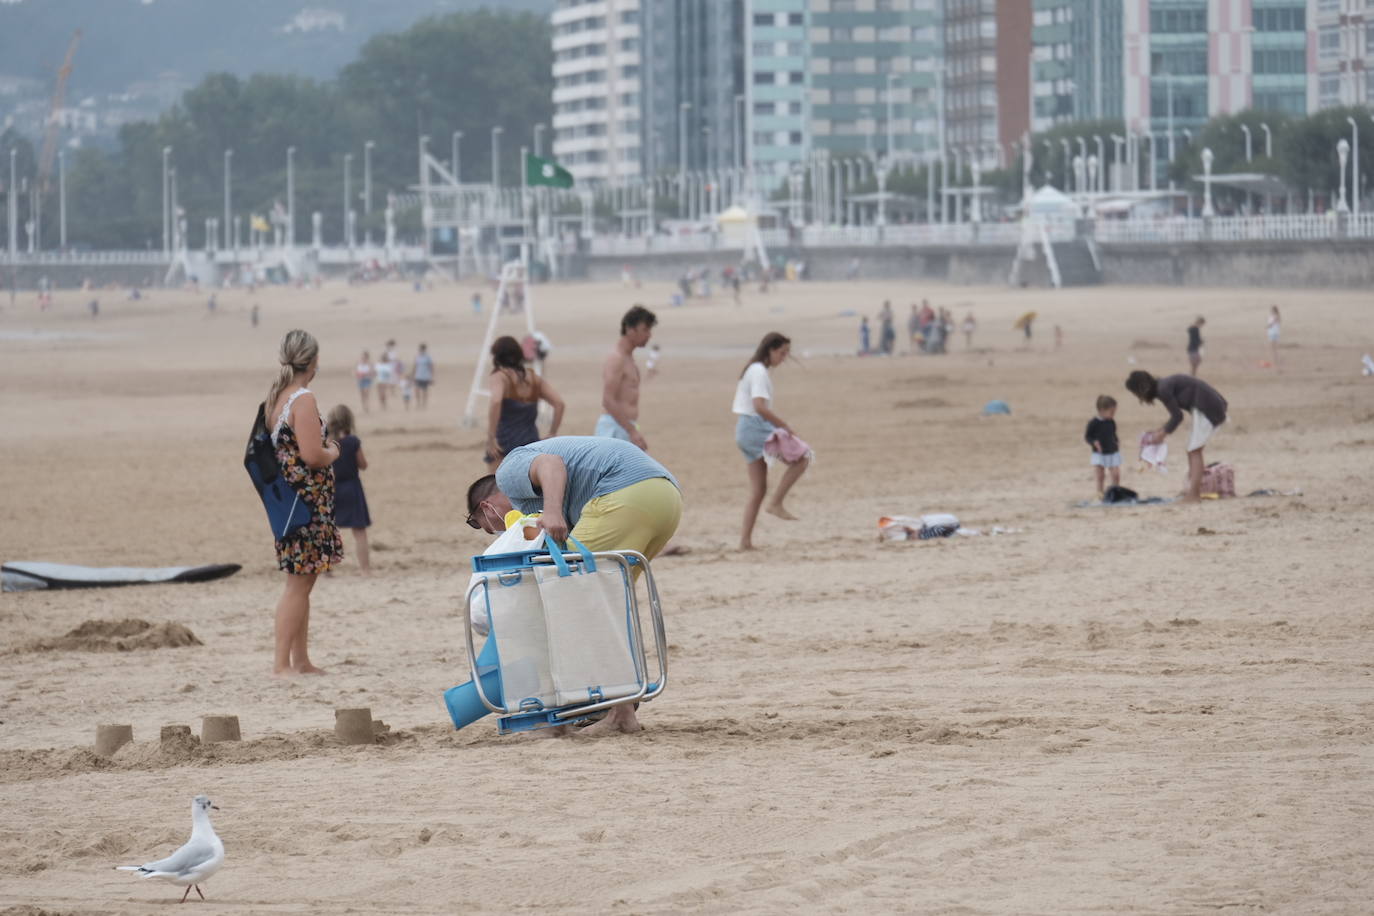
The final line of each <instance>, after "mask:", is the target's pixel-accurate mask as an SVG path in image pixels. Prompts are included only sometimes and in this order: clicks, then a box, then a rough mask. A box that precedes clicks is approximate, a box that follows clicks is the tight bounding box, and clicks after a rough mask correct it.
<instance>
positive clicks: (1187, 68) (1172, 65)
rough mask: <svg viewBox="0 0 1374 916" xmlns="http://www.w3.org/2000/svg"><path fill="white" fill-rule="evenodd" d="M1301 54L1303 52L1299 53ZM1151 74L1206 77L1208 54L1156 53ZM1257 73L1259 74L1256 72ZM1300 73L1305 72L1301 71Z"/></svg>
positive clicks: (1202, 51)
mask: <svg viewBox="0 0 1374 916" xmlns="http://www.w3.org/2000/svg"><path fill="white" fill-rule="evenodd" d="M1299 53H1301V52H1299ZM1259 54H1260V52H1259V51H1256V52H1255V57H1256V58H1258V57H1259ZM1150 72H1151V73H1154V74H1156V75H1163V74H1169V75H1171V76H1206V75H1207V52H1206V51H1205V50H1201V51H1155V52H1153V53H1152V54H1150ZM1255 72H1257V73H1258V72H1259V71H1258V70H1256V71H1255ZM1266 72H1275V73H1277V72H1286V71H1277V70H1275V71H1266ZM1298 72H1299V73H1301V72H1303V71H1302V70H1301V69H1299V71H1298Z"/></svg>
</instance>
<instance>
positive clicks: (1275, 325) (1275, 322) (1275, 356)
mask: <svg viewBox="0 0 1374 916" xmlns="http://www.w3.org/2000/svg"><path fill="white" fill-rule="evenodd" d="M1281 325H1282V321H1281V320H1280V319H1279V307H1278V306H1277V305H1271V306H1269V325H1268V327H1266V328H1265V331H1264V334H1265V336H1266V337H1268V338H1269V361H1270V362H1271V363H1272V364H1273V366H1274V368H1275V369H1278V367H1279V331H1280V329H1281Z"/></svg>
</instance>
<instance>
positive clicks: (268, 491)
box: [243, 404, 314, 541]
mask: <svg viewBox="0 0 1374 916" xmlns="http://www.w3.org/2000/svg"><path fill="white" fill-rule="evenodd" d="M265 408H266V405H265V404H259V405H258V418H257V419H256V420H255V421H253V431H252V432H251V433H249V435H248V448H247V449H246V450H245V453H244V456H243V466H244V468H245V469H246V470H247V471H248V477H249V479H250V480H252V481H253V488H254V489H255V490H257V491H258V496H259V497H260V498H261V499H262V505H263V508H265V509H266V510H267V522H268V524H270V525H271V526H272V536H273V537H274V538H276V539H277V540H279V541H280V540H282V539H283V538H288V537H290V536H291V535H293V534H295V533H296V532H297V531H299V530H301V529H302V528H304V527H305V526H306V525H308V524H310V522H311V520H313V519H314V513H313V512H311V510H310V504H309V503H307V502H306V501H305V500H304V499H301V495H300V494H299V493H297V492H296V490H295V488H294V487H292V486H291V485H290V484H289V483H287V482H286V478H284V477H282V476H281V468H280V467H279V466H278V465H277V450H276V448H275V447H274V446H273V445H272V434H271V433H270V432H269V431H268V429H267V417H266V415H265Z"/></svg>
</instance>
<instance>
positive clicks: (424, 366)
mask: <svg viewBox="0 0 1374 916" xmlns="http://www.w3.org/2000/svg"><path fill="white" fill-rule="evenodd" d="M411 373H412V375H413V377H414V379H415V406H416V407H418V408H419V409H421V410H424V409H425V408H426V407H428V406H429V386H430V385H432V384H434V358H433V357H432V356H430V355H429V347H428V346H426V345H425V344H420V351H419V352H418V353H416V354H415V364H414V365H413V366H411Z"/></svg>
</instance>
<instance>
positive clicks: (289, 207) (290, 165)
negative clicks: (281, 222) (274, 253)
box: [286, 146, 296, 248]
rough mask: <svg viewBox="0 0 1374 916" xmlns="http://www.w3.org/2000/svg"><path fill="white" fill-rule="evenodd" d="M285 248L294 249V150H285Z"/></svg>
mask: <svg viewBox="0 0 1374 916" xmlns="http://www.w3.org/2000/svg"><path fill="white" fill-rule="evenodd" d="M286 219H287V224H286V247H288V248H295V247H296V148H295V147H294V146H288V147H287V148H286Z"/></svg>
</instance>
